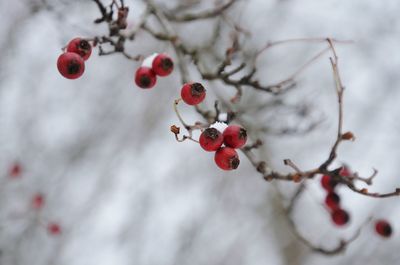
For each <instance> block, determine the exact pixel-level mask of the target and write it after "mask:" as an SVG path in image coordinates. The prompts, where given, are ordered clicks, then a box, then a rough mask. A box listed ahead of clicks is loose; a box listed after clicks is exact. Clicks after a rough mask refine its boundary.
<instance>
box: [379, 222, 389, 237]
mask: <svg viewBox="0 0 400 265" xmlns="http://www.w3.org/2000/svg"><path fill="white" fill-rule="evenodd" d="M375 230H376V232H377V233H378V234H379V235H380V236H382V237H390V236H391V235H392V226H391V225H390V224H389V223H388V222H387V221H386V220H378V221H376V223H375Z"/></svg>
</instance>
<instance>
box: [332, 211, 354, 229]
mask: <svg viewBox="0 0 400 265" xmlns="http://www.w3.org/2000/svg"><path fill="white" fill-rule="evenodd" d="M331 217H332V221H333V222H334V223H335V224H336V225H337V226H343V225H345V224H347V223H348V222H349V221H350V216H349V214H348V213H347V212H346V211H345V210H343V209H336V210H334V211H333V212H332V214H331Z"/></svg>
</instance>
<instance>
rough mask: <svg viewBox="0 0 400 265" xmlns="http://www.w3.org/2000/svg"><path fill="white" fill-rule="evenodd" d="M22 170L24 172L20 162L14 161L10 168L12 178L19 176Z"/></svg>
mask: <svg viewBox="0 0 400 265" xmlns="http://www.w3.org/2000/svg"><path fill="white" fill-rule="evenodd" d="M21 172H22V167H21V165H20V164H19V163H14V164H13V165H12V166H11V167H10V170H9V173H8V175H9V176H10V177H11V178H18V177H20V176H21Z"/></svg>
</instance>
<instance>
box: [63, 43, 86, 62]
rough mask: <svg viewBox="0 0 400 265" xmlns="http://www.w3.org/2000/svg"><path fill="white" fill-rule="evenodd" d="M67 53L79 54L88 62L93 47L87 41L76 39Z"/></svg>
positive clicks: (69, 46)
mask: <svg viewBox="0 0 400 265" xmlns="http://www.w3.org/2000/svg"><path fill="white" fill-rule="evenodd" d="M67 52H73V53H76V54H79V55H80V56H81V57H82V59H83V60H85V61H86V60H87V59H89V57H90V54H92V46H91V45H90V43H89V42H88V41H87V40H85V39H81V38H75V39H73V40H71V41H70V42H69V43H68V46H67Z"/></svg>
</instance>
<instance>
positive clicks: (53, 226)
mask: <svg viewBox="0 0 400 265" xmlns="http://www.w3.org/2000/svg"><path fill="white" fill-rule="evenodd" d="M47 231H48V232H49V234H50V235H55V236H56V235H59V234H61V226H60V225H59V224H57V223H49V224H48V225H47Z"/></svg>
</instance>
